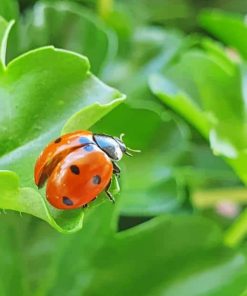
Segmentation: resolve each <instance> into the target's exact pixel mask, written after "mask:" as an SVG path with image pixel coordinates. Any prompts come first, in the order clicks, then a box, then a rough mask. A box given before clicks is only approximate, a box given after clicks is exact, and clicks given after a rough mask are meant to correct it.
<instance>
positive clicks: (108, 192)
mask: <svg viewBox="0 0 247 296" xmlns="http://www.w3.org/2000/svg"><path fill="white" fill-rule="evenodd" d="M110 187H111V180H110V182H109V184H108V185H107V186H106V189H105V193H106V195H107V197H108V198H109V199H110V201H111V202H112V203H113V204H114V203H115V199H114V197H113V195H112V194H111V192H110V191H109V189H110Z"/></svg>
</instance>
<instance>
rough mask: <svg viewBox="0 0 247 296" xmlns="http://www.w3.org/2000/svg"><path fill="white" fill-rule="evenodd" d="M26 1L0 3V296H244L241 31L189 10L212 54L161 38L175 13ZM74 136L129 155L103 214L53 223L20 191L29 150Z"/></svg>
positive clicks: (169, 33)
mask: <svg viewBox="0 0 247 296" xmlns="http://www.w3.org/2000/svg"><path fill="white" fill-rule="evenodd" d="M33 2H34V1H33ZM33 2H32V1H29V2H28V1H22V2H19V3H17V1H14V0H12V1H9V0H4V1H3V2H2V4H0V12H1V14H2V15H3V17H5V19H6V20H8V21H6V20H4V19H3V18H1V19H0V41H1V42H0V58H1V72H0V123H1V125H0V139H1V143H2V144H1V146H0V207H1V209H3V213H2V215H1V216H0V221H1V223H2V227H1V235H0V241H1V246H2V247H1V249H0V250H1V252H2V253H1V257H0V258H1V264H0V275H1V281H0V294H1V295H105V294H107V295H126V294H127V293H129V294H130V295H183V296H184V295H185V296H186V295H190V296H191V295H195V296H197V295H209V296H211V295H212V296H214V295H223V296H228V295H229V296H232V295H245V294H244V293H245V292H246V290H247V287H246V280H245V279H246V274H247V258H246V241H245V234H246V229H247V218H246V216H247V213H246V212H245V211H244V205H245V204H246V197H245V195H246V189H245V188H244V185H243V183H244V184H246V182H247V175H246V169H245V168H246V164H247V158H246V108H245V105H246V103H245V101H246V99H245V97H246V87H245V81H246V62H245V59H246V46H245V41H244V37H245V34H246V25H245V23H244V19H243V17H241V16H238V15H233V14H229V13H227V14H226V13H225V12H220V11H216V10H213V11H209V10H207V11H203V12H202V13H201V14H200V17H199V25H201V27H203V28H204V29H206V30H208V31H209V32H210V33H211V34H214V36H215V37H216V38H217V39H218V41H213V40H212V39H210V38H209V37H208V36H205V34H204V35H203V36H202V34H201V35H198V34H196V35H194V34H190V35H185V34H184V33H182V32H180V31H179V30H177V29H174V28H170V29H167V28H164V24H165V25H167V24H168V25H169V26H171V25H172V24H173V26H174V24H176V26H177V27H178V24H179V19H184V20H186V19H187V18H189V17H191V15H194V14H196V11H197V10H198V7H199V5H197V7H194V6H190V3H189V1H183V0H179V1H176V5H177V7H179V9H176V10H174V9H173V6H172V5H171V4H169V3H168V1H165V4H164V3H163V1H159V0H156V1H155V4H154V5H150V2H149V1H143V2H137V1H134V2H132V1H126V2H124V3H120V2H117V1H116V3H115V6H114V7H111V4H113V3H112V2H111V1H99V2H98V3H97V5H98V6H97V7H98V11H97V10H96V9H95V7H96V3H95V1H69V2H61V1H56V2H54V1H37V2H36V3H35V5H34V6H33V5H31V4H33ZM74 2H77V3H74ZM163 4H164V6H163ZM18 5H19V6H20V7H21V9H22V10H21V11H20V12H18ZM26 6H28V8H27V9H24V7H26ZM86 6H87V8H86ZM229 6H230V4H229ZM163 7H166V9H164V10H163ZM89 8H90V10H89ZM137 10H138V11H139V13H138V14H136V17H135V18H134V17H133V12H135V11H137ZM164 11H166V14H164ZM169 12H170V13H169ZM97 13H99V14H100V16H101V18H100V17H99V16H98V15H97ZM11 19H15V21H16V23H15V25H13V22H12V21H11ZM156 24H159V26H156ZM194 26H195V24H188V28H187V29H190V30H191V29H192V28H193V27H194ZM226 28H228V29H226ZM226 32H228V33H229V32H231V34H228V33H227V34H226ZM7 40H8V48H7V50H6V44H7ZM220 42H221V43H220ZM233 48H234V49H233ZM87 57H88V58H87ZM90 65H91V68H90ZM92 73H94V74H92ZM95 74H96V75H98V76H99V77H100V79H101V80H102V81H104V82H102V81H101V80H99V78H97V77H96V76H94V75H95ZM105 83H107V84H108V85H111V87H110V86H108V85H107V84H105ZM117 89H119V91H118V90H117ZM124 94H127V100H125V95H124ZM78 129H90V130H92V131H93V132H104V133H109V134H112V135H116V136H118V135H120V134H121V133H125V135H126V137H125V141H126V144H127V146H128V147H131V148H134V149H141V150H142V152H141V153H140V154H136V155H135V156H134V157H133V158H127V157H125V158H124V159H123V161H122V162H121V164H120V166H121V168H122V173H121V178H120V194H118V195H117V204H116V205H115V206H112V204H110V203H109V202H107V201H106V199H105V196H104V194H102V196H101V197H100V198H99V199H97V201H96V202H94V203H93V204H90V207H89V208H88V209H86V210H81V209H79V210H70V211H60V210H55V209H54V208H53V207H52V206H50V205H49V204H48V203H47V202H46V199H45V193H44V190H42V191H38V190H37V189H36V188H35V186H34V183H33V166H34V163H35V160H36V158H37V156H38V154H39V153H40V152H41V150H42V149H43V147H44V146H45V145H46V144H47V143H48V142H49V141H51V140H52V139H54V138H56V137H58V135H59V134H64V133H67V132H70V131H74V130H78ZM242 182H243V183H242ZM111 190H112V191H113V192H114V194H117V193H118V187H117V184H116V183H114V184H113V186H112V188H111ZM242 196H243V198H242ZM226 201H227V202H228V203H230V205H231V206H232V207H231V208H230V210H231V209H233V210H234V209H235V212H233V215H232V216H227V214H229V213H228V212H227V211H225V212H224V211H223V214H224V215H225V216H222V214H220V213H222V211H220V206H222V204H223V205H224V204H226ZM99 204H100V205H99ZM96 205H97V206H96ZM238 211H239V215H238ZM230 214H232V212H231V211H230ZM84 216H85V217H84ZM37 217H38V218H40V219H42V220H43V221H41V220H40V219H37ZM84 218H85V219H84ZM133 221H134V222H133ZM135 221H137V222H135ZM140 221H142V222H143V221H145V223H141V224H140V225H136V224H139V223H140ZM50 226H52V227H50ZM82 226H83V227H82ZM72 232H76V233H72ZM65 233H66V234H67V235H65ZM68 233H69V234H68ZM231 246H235V248H230V247H231ZM13 283H14V284H13Z"/></svg>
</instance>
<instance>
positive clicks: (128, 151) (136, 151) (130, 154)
mask: <svg viewBox="0 0 247 296" xmlns="http://www.w3.org/2000/svg"><path fill="white" fill-rule="evenodd" d="M130 152H134V153H140V152H141V150H135V149H131V148H129V147H126V151H125V154H126V155H128V156H133V154H132V153H130Z"/></svg>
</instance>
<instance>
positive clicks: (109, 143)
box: [93, 134, 138, 161]
mask: <svg viewBox="0 0 247 296" xmlns="http://www.w3.org/2000/svg"><path fill="white" fill-rule="evenodd" d="M93 137H94V141H95V142H96V144H97V145H98V146H99V148H100V149H101V150H103V151H104V152H105V153H106V154H107V155H108V156H109V157H110V158H111V159H112V160H115V161H118V160H120V159H121V158H122V157H123V154H126V155H129V156H132V154H131V153H130V151H134V152H138V150H131V149H129V148H128V147H126V145H125V144H124V142H123V141H122V138H123V135H121V136H120V138H117V137H112V136H108V135H104V134H94V136H93Z"/></svg>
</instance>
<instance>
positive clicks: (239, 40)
mask: <svg viewBox="0 0 247 296" xmlns="http://www.w3.org/2000/svg"><path fill="white" fill-rule="evenodd" d="M199 23H200V25H201V26H202V27H203V28H204V29H206V30H207V31H208V32H210V33H211V34H213V35H214V36H216V37H217V38H219V39H220V40H221V41H223V42H224V43H226V44H227V45H229V46H232V47H234V48H235V49H237V50H238V51H239V53H240V54H241V55H242V56H243V58H245V59H246V58H247V26H246V22H245V20H244V16H241V15H238V14H233V13H226V12H223V11H218V10H211V11H204V12H203V13H201V15H200V17H199Z"/></svg>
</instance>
